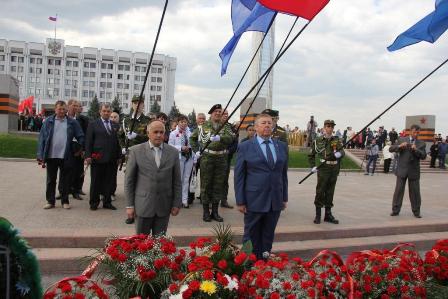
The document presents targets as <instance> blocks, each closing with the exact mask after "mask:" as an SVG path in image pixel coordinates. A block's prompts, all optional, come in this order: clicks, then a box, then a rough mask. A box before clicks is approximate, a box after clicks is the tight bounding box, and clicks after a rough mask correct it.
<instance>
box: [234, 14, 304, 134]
mask: <svg viewBox="0 0 448 299" xmlns="http://www.w3.org/2000/svg"><path fill="white" fill-rule="evenodd" d="M298 20H299V17H296V19H295V20H294V23H293V24H292V26H291V29H289V32H288V34H287V35H286V38H285V40H284V41H283V44H282V46H281V47H280V50H278V53H277V56H276V57H278V55H279V54H280V53H281V51H282V50H283V47H284V46H285V44H286V42H287V41H288V39H289V36H290V35H291V33H292V30H293V29H294V27H295V26H296V23H297V21H298ZM268 78H269V73H268V75H267V76H265V77H264V79H263V81H262V82H261V85H260V88H258V90H257V93H256V94H255V96H254V98H253V99H252V101H251V103H250V105H249V107H248V108H247V110H246V113H245V114H244V116H243V119H242V120H241V121H240V124H239V125H238V128H237V129H236V132H238V131H239V130H240V128H241V126H242V125H243V123H244V120H245V119H246V117H247V115H248V114H249V111H250V108H252V106H253V104H254V102H255V99H256V98H257V97H258V95H259V94H260V91H261V89H262V88H263V85H264V83H265V82H266V80H267V79H268Z"/></svg>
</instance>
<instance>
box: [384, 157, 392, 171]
mask: <svg viewBox="0 0 448 299" xmlns="http://www.w3.org/2000/svg"><path fill="white" fill-rule="evenodd" d="M390 162H392V159H384V169H383V172H384V173H389V169H390Z"/></svg>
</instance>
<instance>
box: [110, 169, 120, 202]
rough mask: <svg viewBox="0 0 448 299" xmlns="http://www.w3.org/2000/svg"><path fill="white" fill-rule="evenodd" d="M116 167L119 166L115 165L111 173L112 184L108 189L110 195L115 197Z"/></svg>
mask: <svg viewBox="0 0 448 299" xmlns="http://www.w3.org/2000/svg"><path fill="white" fill-rule="evenodd" d="M118 167H119V165H118V164H117V163H115V165H114V169H113V173H112V182H111V188H110V194H111V195H115V192H116V191H117V176H118Z"/></svg>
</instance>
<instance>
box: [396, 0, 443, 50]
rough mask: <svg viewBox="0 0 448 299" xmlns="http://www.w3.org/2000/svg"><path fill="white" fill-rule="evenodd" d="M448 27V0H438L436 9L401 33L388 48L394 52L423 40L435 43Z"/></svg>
mask: <svg viewBox="0 0 448 299" xmlns="http://www.w3.org/2000/svg"><path fill="white" fill-rule="evenodd" d="M447 29H448V0H436V8H435V10H434V11H433V12H432V13H430V14H429V15H427V16H426V17H424V18H423V19H421V20H420V21H419V22H417V23H416V24H415V25H414V26H412V27H411V28H409V29H408V30H406V31H405V32H403V33H402V34H400V35H399V36H398V37H397V38H396V39H395V41H394V42H393V44H392V45H390V46H389V47H387V49H388V50H389V51H391V52H392V51H396V50H399V49H401V48H404V47H407V46H410V45H413V44H416V43H419V42H421V41H427V42H429V43H434V42H435V41H437V39H438V38H439V37H440V36H441V35H442V34H443V33H444V32H445V31H446V30H447Z"/></svg>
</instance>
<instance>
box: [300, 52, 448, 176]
mask: <svg viewBox="0 0 448 299" xmlns="http://www.w3.org/2000/svg"><path fill="white" fill-rule="evenodd" d="M447 62H448V59H446V60H445V61H444V62H442V63H441V64H440V65H439V66H438V67H436V68H435V69H433V70H432V71H431V72H430V73H429V74H428V75H426V76H425V77H424V78H423V79H421V80H420V81H419V82H418V83H417V84H415V85H414V86H412V88H411V89H409V90H408V91H407V92H405V93H404V94H403V95H402V96H401V97H399V98H398V99H397V100H396V101H395V102H393V103H392V105H390V106H389V107H387V108H386V110H384V111H383V112H381V113H380V114H379V115H378V116H376V117H375V118H374V119H373V120H372V121H371V122H369V123H368V124H367V125H365V126H364V128H362V129H361V130H360V131H359V132H358V133H356V134H355V135H354V136H353V137H352V138H350V139H349V140H348V141H346V142H345V143H344V144H343V146H344V147H345V146H346V145H347V144H348V143H349V142H351V141H352V140H354V139H355V138H356V137H358V136H359V134H360V133H362V132H363V131H364V130H365V129H367V128H368V127H369V126H370V125H371V124H373V123H374V122H375V121H376V120H378V119H379V118H380V117H381V116H383V115H384V114H385V113H386V112H387V111H389V110H390V109H392V107H394V106H395V105H397V104H398V103H399V102H400V101H401V100H403V99H404V98H405V97H406V96H407V95H408V94H410V93H411V92H412V91H413V90H414V89H416V88H417V87H418V86H419V85H420V84H422V83H423V82H425V81H426V79H428V78H429V77H431V76H432V75H433V74H434V73H435V72H437V71H438V70H439V69H440V68H441V67H442V66H444V65H445V64H446V63H447ZM325 162H326V160H325V161H324V162H322V163H321V164H319V166H317V169H319V168H320V167H321V166H322V165H323V164H325ZM313 173H314V172H312V171H311V172H310V173H308V175H307V176H306V177H304V178H303V179H302V180H301V181H300V182H299V184H302V183H303V182H304V181H305V180H306V179H308V178H309V177H310V176H311V175H312V174H313Z"/></svg>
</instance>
